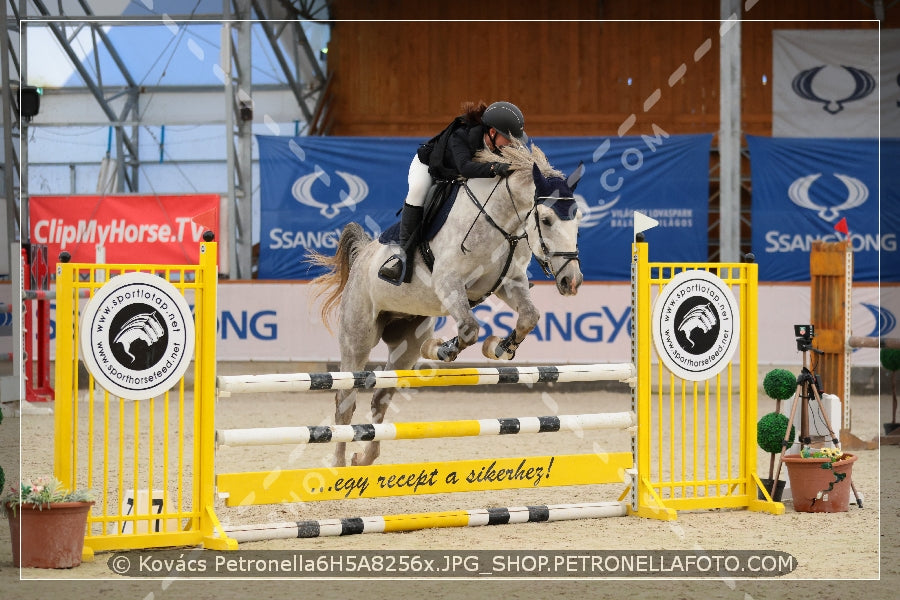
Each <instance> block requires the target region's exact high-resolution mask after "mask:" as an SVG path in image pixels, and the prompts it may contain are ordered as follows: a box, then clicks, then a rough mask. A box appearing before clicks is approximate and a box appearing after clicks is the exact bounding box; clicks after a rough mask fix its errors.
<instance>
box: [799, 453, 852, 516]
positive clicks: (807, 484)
mask: <svg viewBox="0 0 900 600" xmlns="http://www.w3.org/2000/svg"><path fill="white" fill-rule="evenodd" d="M856 458H857V457H856V456H855V455H853V454H847V453H845V452H844V451H842V450H841V449H840V447H835V448H811V447H809V446H804V447H803V448H801V449H800V454H792V455H789V456H785V457H784V459H783V460H784V464H786V465H787V469H788V478H789V479H790V480H791V493H792V495H793V499H794V510H796V511H798V512H846V511H847V509H848V507H849V505H850V489H851V485H852V484H851V482H850V481H851V480H850V477H851V472H852V470H853V463H855V462H856ZM854 494H855V492H854ZM857 503H858V499H857Z"/></svg>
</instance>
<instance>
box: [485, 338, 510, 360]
mask: <svg viewBox="0 0 900 600" xmlns="http://www.w3.org/2000/svg"><path fill="white" fill-rule="evenodd" d="M502 341H503V340H501V339H500V338H499V337H497V336H496V335H491V336H488V337H487V339H485V340H484V343H483V344H482V345H481V353H482V354H484V355H485V356H486V357H487V358H490V359H491V360H512V359H513V357H514V356H515V355H516V353H515V352H509V351H508V350H504V349H503V348H502V346H501V345H500V342H502Z"/></svg>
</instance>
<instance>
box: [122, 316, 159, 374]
mask: <svg viewBox="0 0 900 600" xmlns="http://www.w3.org/2000/svg"><path fill="white" fill-rule="evenodd" d="M165 333H166V330H165V329H163V327H162V325H160V324H159V321H157V319H156V314H155V311H154V312H146V313H141V314H139V315H135V316H133V317H131V318H130V319H128V321H126V322H125V324H124V325H122V327H121V328H120V329H119V333H118V334H116V337H115V339H114V340H113V343H114V344H121V345H122V350H123V351H124V352H125V354H127V355H128V356H130V357H131V362H134V361H135V358H136V357H135V355H134V354H132V353H131V345H132V344H133V343H134V342H136V341H137V340H141V341H142V342H144V343H145V344H147V347H148V348H151V347H152V346H153V345H154V344H155V343H156V342H158V341H159V340H160V339H161V338H162V337H163V335H165Z"/></svg>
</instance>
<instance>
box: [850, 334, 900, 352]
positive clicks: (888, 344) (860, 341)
mask: <svg viewBox="0 0 900 600" xmlns="http://www.w3.org/2000/svg"><path fill="white" fill-rule="evenodd" d="M847 345H848V346H849V347H851V348H892V349H895V350H898V349H900V338H888V337H883V338H877V337H864V336H854V335H852V336H850V337H849V338H848V339H847Z"/></svg>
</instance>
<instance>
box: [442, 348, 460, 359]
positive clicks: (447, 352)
mask: <svg viewBox="0 0 900 600" xmlns="http://www.w3.org/2000/svg"><path fill="white" fill-rule="evenodd" d="M457 356H459V350H457V349H456V348H454V347H451V346H441V347H440V348H438V351H437V359H438V360H439V361H441V362H453V361H454V360H456V357H457Z"/></svg>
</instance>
